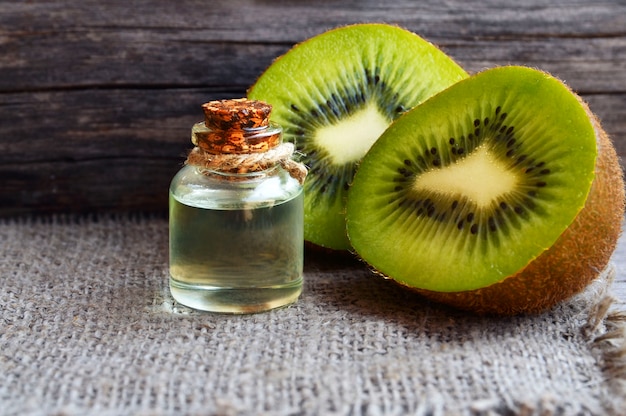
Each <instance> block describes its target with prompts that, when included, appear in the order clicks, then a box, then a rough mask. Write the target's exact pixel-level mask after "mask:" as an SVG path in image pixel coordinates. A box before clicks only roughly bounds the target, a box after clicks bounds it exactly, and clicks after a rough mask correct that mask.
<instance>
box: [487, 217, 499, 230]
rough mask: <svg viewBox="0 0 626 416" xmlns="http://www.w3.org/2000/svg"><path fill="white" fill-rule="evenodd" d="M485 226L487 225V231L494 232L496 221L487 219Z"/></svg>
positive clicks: (491, 218)
mask: <svg viewBox="0 0 626 416" xmlns="http://www.w3.org/2000/svg"><path fill="white" fill-rule="evenodd" d="M487 224H488V225H489V230H491V231H496V229H497V227H496V221H495V220H494V219H493V217H489V219H488V220H487Z"/></svg>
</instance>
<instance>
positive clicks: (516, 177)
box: [347, 67, 624, 314]
mask: <svg viewBox="0 0 626 416" xmlns="http://www.w3.org/2000/svg"><path fill="white" fill-rule="evenodd" d="M623 213H624V183H623V178H622V173H621V168H620V165H619V163H618V159H617V156H616V153H615V150H614V148H613V147H612V144H611V142H610V141H609V140H608V138H607V137H606V135H605V134H604V132H603V131H602V129H601V128H600V125H599V123H597V120H596V119H595V118H594V117H593V116H592V115H591V113H590V112H589V110H588V108H587V107H586V105H584V104H583V103H582V101H581V100H580V99H579V98H578V97H577V96H576V95H575V94H574V93H573V92H571V91H570V90H569V89H568V88H567V87H566V86H565V85H564V84H563V83H562V82H560V81H559V80H557V79H555V78H554V77H552V76H550V75H548V74H546V73H543V72H540V71H538V70H534V69H529V68H524V67H501V68H495V69H490V70H487V71H484V72H482V73H479V74H477V75H474V76H472V77H470V78H468V79H466V80H463V81H460V82H459V83H457V84H455V85H453V86H451V87H450V88H448V89H446V90H445V91H443V92H441V93H440V94H438V95H436V96H434V97H433V98H431V99H430V100H428V101H426V102H425V103H423V104H421V105H420V106H418V107H416V108H415V109H413V110H412V111H410V112H408V113H406V114H405V115H404V116H402V117H401V118H399V119H398V120H397V121H396V122H394V123H393V124H392V125H391V126H390V127H389V129H388V130H387V131H386V132H385V133H384V134H383V135H382V136H381V137H380V139H379V140H378V141H377V142H376V143H375V144H374V145H373V146H372V148H371V149H370V151H369V152H368V153H367V155H366V156H365V158H364V159H363V161H362V163H361V165H360V167H359V170H358V171H357V173H356V175H355V178H354V182H353V185H352V187H351V190H350V193H349V197H348V203H347V229H348V235H349V237H350V239H351V243H352V245H353V247H354V249H355V250H356V252H357V253H358V254H359V255H360V256H361V257H362V258H363V259H364V260H365V261H366V262H368V263H369V264H370V265H371V266H372V267H373V268H374V269H376V270H377V271H379V272H380V273H381V274H383V275H385V276H387V277H390V278H392V279H394V280H395V281H397V282H399V283H400V284H402V285H405V286H408V287H409V288H412V289H415V290H417V291H419V292H420V293H422V294H425V295H426V296H429V297H431V298H433V299H436V300H438V301H442V302H445V303H448V304H451V305H453V306H456V307H459V308H463V309H468V310H472V311H476V312H480V313H495V314H516V313H522V312H538V311H541V310H544V309H546V308H549V307H551V306H553V305H554V304H556V303H557V302H560V301H562V300H564V299H566V298H568V297H570V296H572V295H574V294H575V293H577V292H579V291H581V290H582V289H583V288H584V287H585V286H586V285H587V284H588V283H589V282H590V281H592V280H593V279H594V278H595V277H596V276H597V275H598V273H599V272H600V271H601V270H602V269H603V268H604V267H605V266H606V264H607V263H608V261H609V258H610V256H611V254H612V252H613V250H614V248H615V244H616V241H617V238H618V236H619V232H620V224H621V221H622V219H623Z"/></svg>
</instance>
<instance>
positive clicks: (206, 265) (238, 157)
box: [169, 99, 306, 313]
mask: <svg viewBox="0 0 626 416" xmlns="http://www.w3.org/2000/svg"><path fill="white" fill-rule="evenodd" d="M202 107H203V110H204V113H205V121H204V122H200V123H197V124H195V125H194V126H193V128H192V142H193V144H194V145H195V147H194V149H193V150H192V151H191V152H190V154H189V156H188V158H187V161H186V165H185V166H184V167H183V168H182V169H181V170H180V171H179V172H178V173H177V174H176V175H175V176H174V178H173V179H172V182H171V185H170V190H169V195H170V196H169V201H170V202H169V206H170V208H169V221H170V222H169V227H170V229H169V232H170V280H169V283H170V292H171V294H172V296H173V297H174V299H175V300H176V301H178V302H179V303H181V304H183V305H186V306H189V307H191V308H194V309H199V310H205V311H212V312H224V313H254V312H260V311H265V310H269V309H273V308H276V307H281V306H285V305H288V304H290V303H292V302H295V301H296V300H297V299H298V297H299V295H300V293H301V291H302V269H303V250H304V236H303V222H304V209H303V193H302V182H303V181H304V176H306V169H305V168H304V167H303V166H302V165H300V164H299V163H297V162H295V161H293V160H292V159H291V154H292V153H293V145H292V144H291V143H283V142H282V129H281V127H280V126H278V125H277V124H275V123H272V122H270V121H269V115H270V112H271V106H269V105H268V104H265V103H263V102H260V101H251V100H246V99H236V100H221V101H212V102H209V103H206V104H204V105H203V106H202Z"/></svg>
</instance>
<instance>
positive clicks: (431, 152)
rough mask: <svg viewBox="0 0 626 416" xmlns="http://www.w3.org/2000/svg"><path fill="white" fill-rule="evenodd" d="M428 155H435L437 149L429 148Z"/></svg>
mask: <svg viewBox="0 0 626 416" xmlns="http://www.w3.org/2000/svg"><path fill="white" fill-rule="evenodd" d="M430 154H431V155H436V154H437V148H436V147H433V148H431V149H430Z"/></svg>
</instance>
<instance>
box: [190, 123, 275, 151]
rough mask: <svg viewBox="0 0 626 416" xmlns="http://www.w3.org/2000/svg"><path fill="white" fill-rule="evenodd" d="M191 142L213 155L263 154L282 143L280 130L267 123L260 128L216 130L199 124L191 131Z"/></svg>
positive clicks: (204, 124) (273, 124)
mask: <svg viewBox="0 0 626 416" xmlns="http://www.w3.org/2000/svg"><path fill="white" fill-rule="evenodd" d="M191 142H192V143H193V144H194V145H195V146H197V147H199V148H200V149H202V150H203V151H205V152H207V153H210V154H213V155H220V154H250V153H264V152H267V151H269V150H271V149H273V148H275V147H277V146H279V145H280V144H281V143H282V128H281V127H280V126H279V125H277V124H275V123H269V124H268V125H267V126H262V127H254V128H238V129H231V130H216V129H210V128H208V127H207V126H206V123H204V122H200V123H196V124H194V126H193V128H192V129H191Z"/></svg>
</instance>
